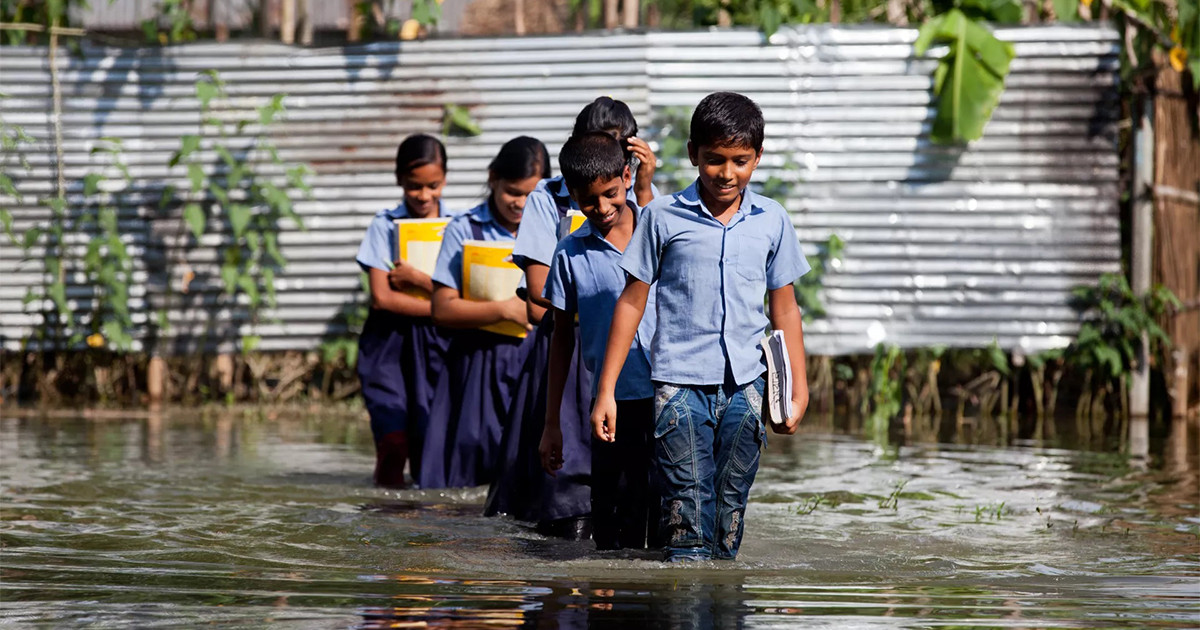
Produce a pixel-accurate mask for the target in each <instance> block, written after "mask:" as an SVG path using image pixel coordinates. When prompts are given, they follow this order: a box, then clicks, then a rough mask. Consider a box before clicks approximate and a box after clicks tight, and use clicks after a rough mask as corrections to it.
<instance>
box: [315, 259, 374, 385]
mask: <svg viewBox="0 0 1200 630" xmlns="http://www.w3.org/2000/svg"><path fill="white" fill-rule="evenodd" d="M358 285H359V290H360V293H359V294H358V295H357V296H355V299H354V301H352V302H349V303H347V304H345V305H343V306H342V309H341V311H340V312H339V313H338V315H337V317H335V318H334V323H341V324H344V325H345V326H346V334H344V335H341V336H338V337H333V338H330V339H326V340H325V341H323V342H321V345H320V346H319V347H318V348H317V351H318V352H319V353H320V355H321V362H322V363H323V364H325V365H326V366H331V365H335V364H337V363H343V364H344V365H346V366H347V367H349V368H351V369H353V368H354V364H355V363H356V362H357V361H358V336H359V334H360V333H362V330H363V326H365V325H366V323H367V316H368V315H369V314H370V309H369V308H368V307H367V301H366V300H365V299H363V298H365V297H366V296H369V295H370V294H371V287H370V281H369V280H368V278H367V274H365V273H364V274H360V275H359V278H358Z"/></svg>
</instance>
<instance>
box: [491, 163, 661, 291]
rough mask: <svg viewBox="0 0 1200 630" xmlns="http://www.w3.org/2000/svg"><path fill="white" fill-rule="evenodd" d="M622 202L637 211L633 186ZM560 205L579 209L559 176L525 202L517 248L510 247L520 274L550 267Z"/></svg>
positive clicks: (653, 189)
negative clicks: (528, 269) (539, 266)
mask: <svg viewBox="0 0 1200 630" xmlns="http://www.w3.org/2000/svg"><path fill="white" fill-rule="evenodd" d="M650 189H651V191H653V193H654V196H655V197H658V189H657V188H655V187H654V185H653V184H651V186H650ZM625 198H626V199H628V200H629V201H632V202H633V207H635V208H636V207H637V194H636V193H634V192H633V186H630V187H629V191H628V192H627V193H626V195H625ZM560 204H561V205H562V206H563V208H565V209H566V210H578V209H579V204H577V203H575V200H574V199H571V195H570V193H569V192H568V191H567V183H566V182H565V181H563V178H562V176H561V175H559V176H558V177H554V178H552V179H543V180H542V181H540V182H538V185H537V187H536V188H534V189H533V192H531V193H529V196H528V197H526V198H525V210H524V212H523V213H522V214H521V231H520V233H518V234H517V242H516V244H515V245H513V262H514V263H516V265H517V266H518V267H520V268H521V270H522V271H525V269H526V267H528V266H529V264H530V263H537V264H542V265H546V266H547V267H549V266H550V262H551V259H552V258H553V257H554V246H555V245H556V244H557V243H558V221H559V219H561V218H562V216H563V215H562V214H560V213H559V211H558V207H559V205H560ZM566 210H564V211H563V212H564V213H565V212H566Z"/></svg>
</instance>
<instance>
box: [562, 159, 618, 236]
mask: <svg viewBox="0 0 1200 630" xmlns="http://www.w3.org/2000/svg"><path fill="white" fill-rule="evenodd" d="M629 184H630V175H629V167H628V166H626V167H625V172H623V173H622V174H621V176H620V177H614V178H612V179H607V180H606V179H603V178H601V179H597V180H596V181H594V182H592V183H590V184H588V185H587V186H586V187H583V188H577V189H572V190H571V191H570V193H571V198H572V199H574V200H575V203H577V204H579V210H580V212H582V213H583V216H585V217H587V220H588V222H589V223H591V224H592V227H594V228H596V229H597V230H599V231H600V233H602V234H607V233H608V231H609V230H611V229H612V227H613V226H614V225H616V224H617V221H619V220H620V218H621V213H622V212H624V211H625V194H626V191H627V190H628V189H629Z"/></svg>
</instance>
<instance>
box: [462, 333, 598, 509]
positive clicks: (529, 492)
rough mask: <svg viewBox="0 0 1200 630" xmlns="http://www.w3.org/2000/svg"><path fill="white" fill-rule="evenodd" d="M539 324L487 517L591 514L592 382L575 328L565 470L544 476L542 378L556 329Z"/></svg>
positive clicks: (566, 391)
mask: <svg viewBox="0 0 1200 630" xmlns="http://www.w3.org/2000/svg"><path fill="white" fill-rule="evenodd" d="M542 321H543V324H542V325H540V326H538V328H537V330H536V332H535V333H534V334H533V335H532V337H533V338H534V342H533V344H532V345H531V347H530V348H529V352H528V356H527V357H526V358H525V363H524V365H523V366H522V368H521V372H520V379H519V382H518V384H517V387H516V395H515V397H514V398H513V404H512V408H511V411H510V414H509V420H508V428H507V430H506V431H505V434H504V442H503V444H502V446H501V458H500V468H499V473H498V476H497V479H496V481H495V482H494V483H493V484H492V487H491V488H490V489H489V492H488V500H487V504H486V505H485V506H484V514H485V515H487V516H494V515H497V514H508V515H509V516H512V517H513V518H515V519H518V520H522V521H529V522H544V521H553V520H558V519H563V518H573V517H579V516H585V515H587V514H589V513H590V512H591V474H592V451H591V400H592V392H591V389H592V388H591V384H592V376H591V372H589V371H588V370H587V368H586V367H585V366H584V365H583V359H582V356H581V354H580V343H579V327H578V326H575V327H574V329H575V331H574V332H575V352H574V354H573V355H572V358H571V367H570V370H569V371H568V372H567V381H566V383H565V385H564V388H563V401H562V409H561V411H560V416H559V417H560V421H561V426H562V434H563V467H562V468H561V469H560V470H559V471H558V475H557V476H555V477H551V476H550V475H548V474H546V472H545V471H544V470H542V462H541V456H540V455H539V454H538V446H539V444H540V443H541V440H542V429H543V428H544V427H545V425H546V388H547V382H546V372H547V370H548V368H549V363H550V336H551V334H552V331H553V328H554V326H553V325H552V324H551V319H550V318H549V317H547V318H545V319H544V320H542Z"/></svg>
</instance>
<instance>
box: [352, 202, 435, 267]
mask: <svg viewBox="0 0 1200 630" xmlns="http://www.w3.org/2000/svg"><path fill="white" fill-rule="evenodd" d="M438 216H439V217H444V216H446V206H445V205H443V204H442V202H441V201H438ZM407 218H408V208H406V207H405V206H404V202H403V201H401V202H400V204H399V205H397V206H396V207H395V208H392V209H390V210H380V211H379V212H376V213H375V218H373V219H371V224H370V225H368V226H367V235H366V236H364V237H363V240H362V244H361V245H359V246H358V256H356V257H355V260H357V261H358V266H359V267H362V270H363V271H368V270H370V269H382V270H383V271H388V270H389V269H390V268H391V265H392V261H393V260H395V259H396V258H395V256H396V224H395V223H392V222H393V221H395V220H396V219H407Z"/></svg>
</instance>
